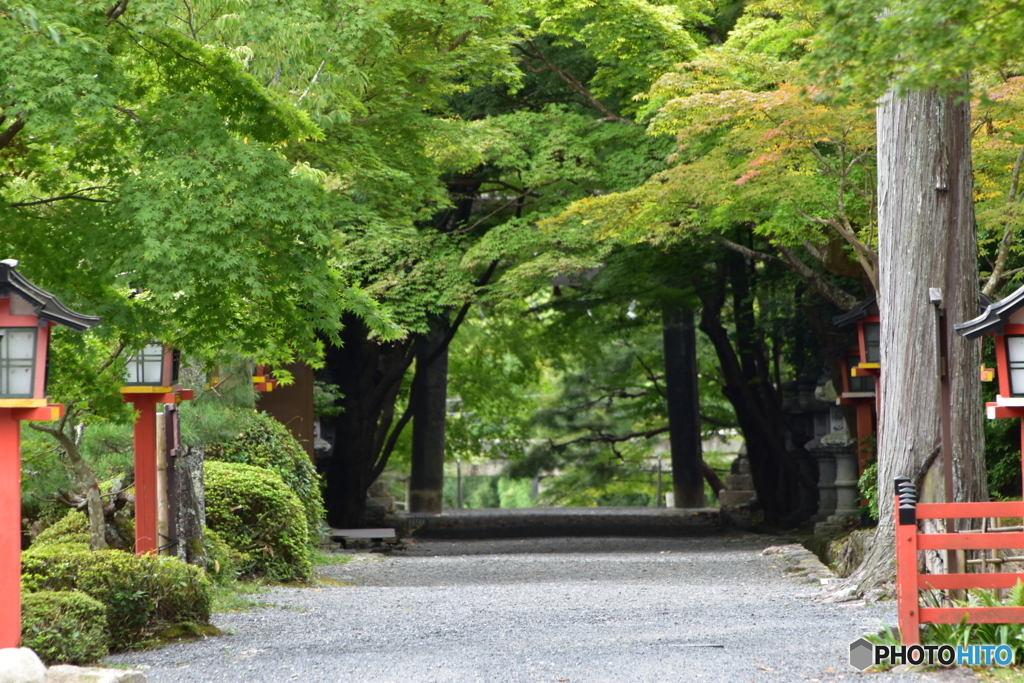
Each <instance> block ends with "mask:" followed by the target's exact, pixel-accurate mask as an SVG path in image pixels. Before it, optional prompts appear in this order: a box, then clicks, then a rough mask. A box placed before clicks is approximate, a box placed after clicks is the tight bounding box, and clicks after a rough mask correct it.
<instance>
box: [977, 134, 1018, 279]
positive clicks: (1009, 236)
mask: <svg viewBox="0 0 1024 683" xmlns="http://www.w3.org/2000/svg"><path fill="white" fill-rule="evenodd" d="M1022 163H1024V147H1022V148H1021V150H1020V151H1019V152H1018V153H1017V159H1016V161H1014V163H1013V174H1012V175H1011V176H1010V191H1009V192H1008V193H1007V196H1006V201H1007V203H1008V204H1011V205H1012V204H1013V203H1014V202H1015V201H1017V199H1018V190H1019V188H1020V168H1021V164H1022ZM1013 233H1014V226H1013V223H1012V222H1011V221H1007V222H1006V223H1005V224H1004V225H1003V239H1001V240H999V253H998V254H997V255H996V262H995V265H993V266H992V274H991V275H989V277H988V282H986V283H985V287H984V288H983V289H982V290H981V291H982V293H984V294H985V296H992V295H993V294H995V292H996V290H997V289H999V285H1000V284H1002V281H1003V278H1004V277H1005V275H1006V272H1005V271H1006V261H1007V259H1009V257H1010V245H1012V244H1013Z"/></svg>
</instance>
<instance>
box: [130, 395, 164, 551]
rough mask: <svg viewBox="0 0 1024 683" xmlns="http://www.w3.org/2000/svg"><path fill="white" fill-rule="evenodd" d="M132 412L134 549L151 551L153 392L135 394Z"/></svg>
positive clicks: (154, 537) (154, 544) (154, 539)
mask: <svg viewBox="0 0 1024 683" xmlns="http://www.w3.org/2000/svg"><path fill="white" fill-rule="evenodd" d="M132 399H133V400H132V405H133V407H134V408H135V410H136V416H135V441H134V445H135V552H136V553H137V554H139V555H145V554H146V553H154V552H156V551H157V548H158V547H159V545H160V544H159V538H160V537H159V535H158V532H157V517H158V514H157V473H156V395H155V394H134V395H132Z"/></svg>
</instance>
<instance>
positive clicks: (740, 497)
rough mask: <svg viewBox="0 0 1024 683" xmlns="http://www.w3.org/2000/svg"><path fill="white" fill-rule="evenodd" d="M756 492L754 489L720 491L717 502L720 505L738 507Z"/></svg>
mask: <svg viewBox="0 0 1024 683" xmlns="http://www.w3.org/2000/svg"><path fill="white" fill-rule="evenodd" d="M756 495H757V493H756V492H754V491H720V492H719V493H718V502H719V504H721V505H722V506H728V507H739V506H740V505H743V504H744V503H748V502H750V501H751V500H752V499H753V498H754V496H756Z"/></svg>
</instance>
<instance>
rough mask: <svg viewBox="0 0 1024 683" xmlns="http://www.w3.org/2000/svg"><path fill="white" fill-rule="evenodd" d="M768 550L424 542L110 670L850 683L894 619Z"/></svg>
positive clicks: (340, 570) (169, 676) (166, 680)
mask: <svg viewBox="0 0 1024 683" xmlns="http://www.w3.org/2000/svg"><path fill="white" fill-rule="evenodd" d="M771 542H772V539H766V538H765V537H759V536H753V535H735V536H723V537H716V538H702V539H682V538H681V539H647V538H632V539H629V538H573V539H568V538H556V539H527V540H507V541H457V542H452V541H422V542H419V543H411V544H410V545H409V546H408V547H407V549H406V550H400V551H396V552H395V553H394V555H392V556H381V555H376V554H372V553H358V554H356V555H355V556H354V559H353V560H352V561H351V562H349V563H348V564H344V565H338V566H328V567H322V568H320V570H319V571H320V574H321V576H322V577H324V578H325V579H326V581H325V582H324V583H323V584H322V585H320V586H319V587H317V588H278V589H274V590H273V591H272V592H271V593H269V594H267V595H265V596H261V597H260V599H261V600H265V601H267V602H272V603H275V604H276V605H278V606H277V607H273V608H263V609H259V610H256V611H254V612H251V613H236V614H218V615H216V616H215V618H214V623H216V624H217V626H219V627H221V628H222V629H225V630H226V631H228V632H230V635H227V636H224V637H221V638H211V639H209V640H205V641H202V642H198V643H188V644H179V645H172V646H169V647H165V648H162V649H159V650H153V651H149V652H141V653H132V654H123V655H117V656H114V657H110V658H109V659H108V662H109V663H112V664H113V663H117V664H120V665H124V664H129V665H132V666H135V667H138V668H144V669H146V674H147V676H148V679H149V681H150V683H205V682H206V681H229V682H233V683H278V682H287V681H293V680H295V681H303V682H310V683H320V682H324V683H334V682H336V681H345V682H349V681H353V682H360V683H361V682H364V681H365V682H391V681H395V682H403V683H405V682H419V681H423V682H426V681H436V682H442V681H443V682H459V683H461V682H464V681H466V682H468V681H488V682H506V681H507V682H515V683H519V682H524V683H526V682H529V683H534V682H548V681H550V682H552V683H554V682H563V683H564V682H569V681H572V682H577V683H582V682H597V681H609V682H615V683H618V682H629V681H650V682H652V683H654V682H657V683H661V682H667V681H683V680H686V681H700V682H702V683H703V682H705V681H707V682H722V683H742V682H745V681H774V682H785V681H821V682H824V681H837V680H851V679H854V677H855V676H858V674H857V673H856V672H855V671H854V670H853V669H852V668H850V667H849V665H848V664H847V656H848V647H849V643H850V642H851V641H852V640H854V639H855V638H856V637H857V636H858V635H860V634H862V633H865V632H869V631H874V630H877V628H878V622H879V620H883V621H885V622H887V623H894V621H895V610H894V609H893V608H879V607H863V606H861V607H849V606H837V605H820V604H817V603H815V602H814V601H813V600H812V598H813V597H814V596H815V595H817V594H818V593H819V591H820V590H821V589H820V586H816V585H814V584H813V583H807V582H806V581H807V579H804V580H803V581H804V582H801V580H799V579H794V578H792V577H791V576H789V575H787V572H786V571H785V570H786V566H785V565H784V563H783V561H782V560H781V559H780V558H778V557H771V556H767V557H766V556H762V555H761V554H760V552H761V550H762V549H763V548H764V547H765V546H766V545H769V544H771ZM342 583H344V584H350V585H341V584H342ZM855 680H856V679H855ZM860 680H864V679H860ZM867 680H872V679H867ZM873 680H876V681H883V680H884V681H885V683H891V682H894V681H925V680H933V679H932V678H930V677H928V676H926V675H920V674H917V675H913V674H901V675H893V674H887V675H881V676H877V677H874V679H873ZM947 680H948V679H947Z"/></svg>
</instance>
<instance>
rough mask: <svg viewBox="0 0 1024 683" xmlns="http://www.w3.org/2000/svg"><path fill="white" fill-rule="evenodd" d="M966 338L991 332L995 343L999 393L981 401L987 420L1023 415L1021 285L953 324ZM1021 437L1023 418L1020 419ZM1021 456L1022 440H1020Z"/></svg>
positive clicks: (1023, 290) (986, 371)
mask: <svg viewBox="0 0 1024 683" xmlns="http://www.w3.org/2000/svg"><path fill="white" fill-rule="evenodd" d="M953 328H954V329H955V330H956V331H957V332H959V333H960V334H961V335H963V336H964V337H965V338H966V339H979V338H981V337H982V336H983V335H992V336H993V337H994V338H995V345H996V377H997V378H998V380H999V393H998V394H996V400H995V401H994V402H993V403H986V404H985V412H986V414H987V415H988V418H989V419H990V420H994V419H996V418H1006V417H1024V287H1021V288H1020V289H1018V290H1017V291H1015V292H1014V293H1013V294H1010V295H1009V296H1007V297H1006V298H1004V299H1002V300H1001V301H997V302H995V303H992V304H989V305H988V306H986V307H985V310H984V311H983V312H982V314H981V315H979V316H978V317H977V318H974V319H973V320H968V321H967V322H964V323H960V324H958V325H954V326H953ZM990 371H991V368H984V367H983V368H982V369H981V373H982V379H983V380H984V379H988V378H987V377H986V375H987V374H989V372H990ZM1021 436H1022V437H1024V420H1022V421H1021ZM1021 449H1022V456H1024V441H1022V442H1021Z"/></svg>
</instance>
